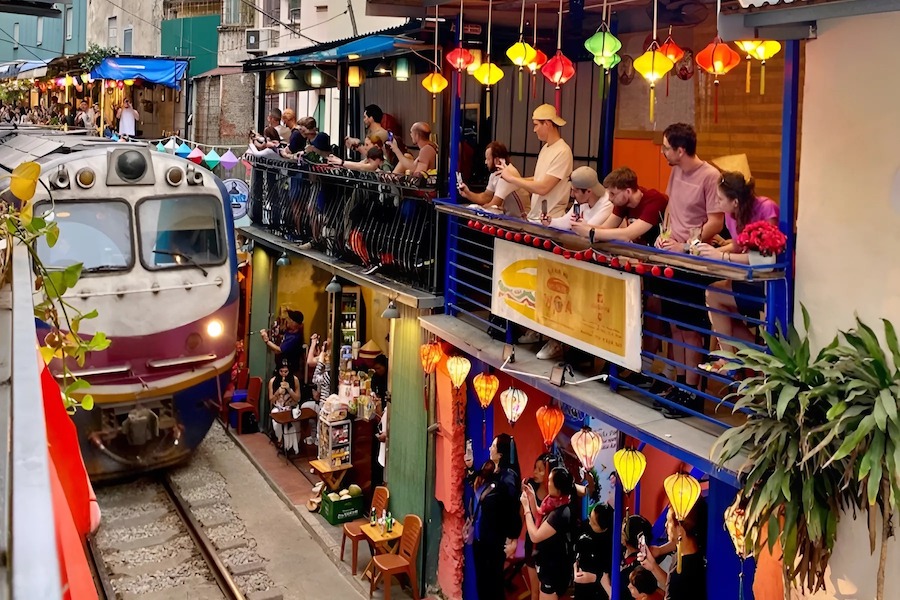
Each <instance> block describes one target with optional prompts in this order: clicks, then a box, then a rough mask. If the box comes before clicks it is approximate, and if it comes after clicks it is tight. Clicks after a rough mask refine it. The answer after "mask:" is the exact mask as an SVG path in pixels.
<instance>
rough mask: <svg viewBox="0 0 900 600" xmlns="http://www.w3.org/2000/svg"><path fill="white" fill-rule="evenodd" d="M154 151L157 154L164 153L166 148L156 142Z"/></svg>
mask: <svg viewBox="0 0 900 600" xmlns="http://www.w3.org/2000/svg"><path fill="white" fill-rule="evenodd" d="M156 151H157V152H165V151H166V147H165V146H163V143H162V142H156Z"/></svg>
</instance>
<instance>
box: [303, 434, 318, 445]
mask: <svg viewBox="0 0 900 600" xmlns="http://www.w3.org/2000/svg"><path fill="white" fill-rule="evenodd" d="M303 443H304V444H306V445H307V446H315V445H316V440H315V438H313V437H312V436H309V437H308V438H306V439H304V440H303Z"/></svg>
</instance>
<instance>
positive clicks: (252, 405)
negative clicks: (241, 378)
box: [225, 377, 262, 435]
mask: <svg viewBox="0 0 900 600" xmlns="http://www.w3.org/2000/svg"><path fill="white" fill-rule="evenodd" d="M261 391H262V377H251V378H250V382H249V383H248V384H247V400H246V402H232V403H231V404H229V405H228V410H229V416H230V411H232V410H233V411H235V412H237V432H238V435H241V434H242V433H243V425H244V419H243V415H244V413H245V412H247V411H252V412H253V414H254V415H255V416H256V421H257V423H258V422H259V394H260V392H261ZM229 421H230V419H228V420H226V421H225V428H226V429H227V428H228V426H229V425H230V423H229Z"/></svg>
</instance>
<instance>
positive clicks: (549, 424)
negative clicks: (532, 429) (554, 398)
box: [535, 406, 566, 448]
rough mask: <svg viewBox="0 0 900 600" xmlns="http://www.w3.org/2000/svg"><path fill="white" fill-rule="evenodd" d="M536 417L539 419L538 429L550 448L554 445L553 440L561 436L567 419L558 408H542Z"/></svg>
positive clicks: (538, 410) (545, 443)
mask: <svg viewBox="0 0 900 600" xmlns="http://www.w3.org/2000/svg"><path fill="white" fill-rule="evenodd" d="M535 417H536V418H537V422H538V429H540V430H541V436H542V437H543V438H544V445H545V446H547V448H550V446H552V445H553V440H555V439H556V436H557V435H559V432H560V430H561V429H562V426H563V421H565V420H566V417H565V415H564V414H563V411H562V410H560V408H559V407H558V406H542V407H540V408H539V409H537V413H535Z"/></svg>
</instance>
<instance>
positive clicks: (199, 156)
mask: <svg viewBox="0 0 900 600" xmlns="http://www.w3.org/2000/svg"><path fill="white" fill-rule="evenodd" d="M203 157H204V154H203V150H201V149H200V147H199V146H198V147H196V148H194V149H193V150H191V153H190V154H188V155H187V159H188V160H189V161H191V162H192V163H194V164H195V165H199V164H200V163H201V162H203Z"/></svg>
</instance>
